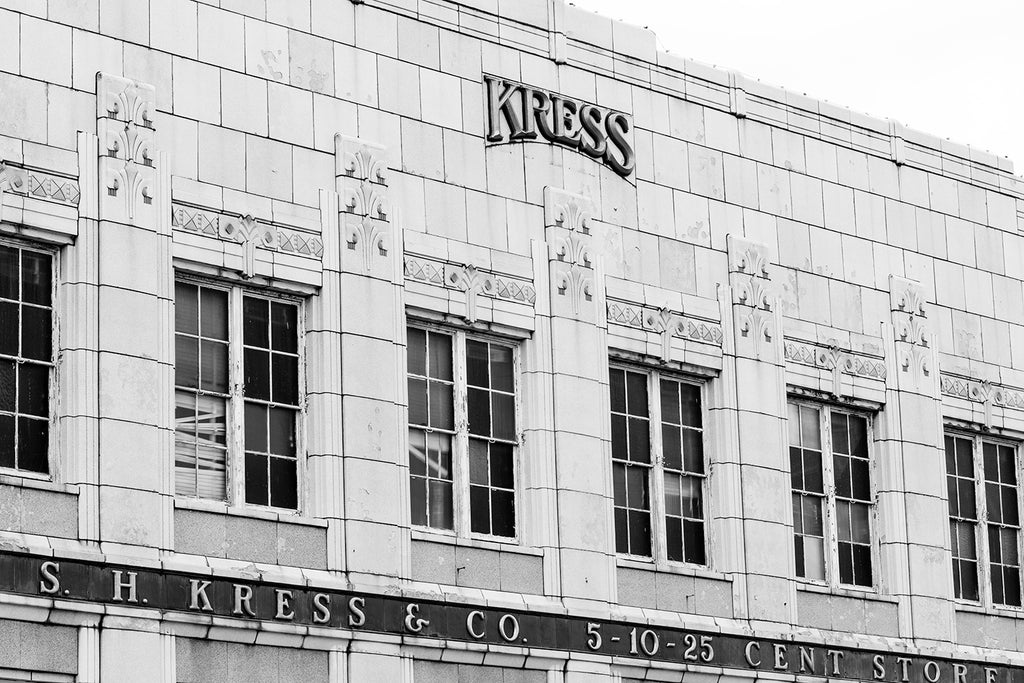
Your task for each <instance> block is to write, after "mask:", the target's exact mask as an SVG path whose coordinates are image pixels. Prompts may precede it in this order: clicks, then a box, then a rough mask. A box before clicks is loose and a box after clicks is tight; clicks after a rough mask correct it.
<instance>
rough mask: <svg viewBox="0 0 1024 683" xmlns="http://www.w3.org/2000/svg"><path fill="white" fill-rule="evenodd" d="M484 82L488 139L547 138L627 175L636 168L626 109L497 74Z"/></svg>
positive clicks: (495, 140) (630, 124)
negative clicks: (580, 98)
mask: <svg viewBox="0 0 1024 683" xmlns="http://www.w3.org/2000/svg"><path fill="white" fill-rule="evenodd" d="M484 83H485V84H486V86H487V141H488V142H490V143H500V142H523V141H528V140H537V139H538V138H543V139H545V140H547V141H548V142H553V143H555V144H559V145H564V146H566V147H569V148H571V149H575V150H579V151H580V152H582V153H583V154H586V155H587V156H589V157H592V158H593V159H596V160H598V161H601V162H602V163H604V164H606V165H607V166H608V167H609V168H611V169H612V170H613V171H615V172H616V173H618V174H619V175H620V176H622V177H623V178H628V177H629V176H630V175H631V174H632V173H633V169H634V168H635V167H636V155H635V153H634V152H633V147H632V145H630V143H629V139H628V136H629V131H630V129H631V128H632V121H631V119H630V117H629V116H627V115H626V114H623V113H622V112H618V111H613V110H611V109H605V108H603V107H599V106H597V105H594V104H588V103H586V102H580V101H579V100H575V99H572V98H570V97H565V96H564V95H558V94H556V93H550V92H547V91H544V90H540V89H538V88H532V87H530V86H528V85H523V84H521V83H515V82H513V81H507V80H504V79H501V78H496V77H494V76H484Z"/></svg>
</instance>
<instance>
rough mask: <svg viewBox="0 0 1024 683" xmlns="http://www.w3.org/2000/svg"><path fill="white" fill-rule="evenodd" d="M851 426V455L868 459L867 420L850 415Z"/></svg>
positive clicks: (848, 417) (848, 419)
mask: <svg viewBox="0 0 1024 683" xmlns="http://www.w3.org/2000/svg"><path fill="white" fill-rule="evenodd" d="M847 421H848V424H849V426H850V453H852V454H853V455H855V456H857V457H859V458H867V457H868V421H867V418H864V417H858V416H856V415H848V416H847Z"/></svg>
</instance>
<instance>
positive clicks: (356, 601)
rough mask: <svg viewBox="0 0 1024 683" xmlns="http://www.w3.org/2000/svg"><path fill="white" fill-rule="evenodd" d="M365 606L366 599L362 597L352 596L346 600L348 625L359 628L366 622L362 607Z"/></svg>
mask: <svg viewBox="0 0 1024 683" xmlns="http://www.w3.org/2000/svg"><path fill="white" fill-rule="evenodd" d="M365 607H366V600H365V599H364V598H352V599H351V600H349V601H348V611H349V615H348V625H349V626H350V627H352V628H359V627H360V626H363V625H364V624H366V612H364V611H363V609H364V608H365Z"/></svg>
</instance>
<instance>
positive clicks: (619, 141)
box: [604, 112, 636, 178]
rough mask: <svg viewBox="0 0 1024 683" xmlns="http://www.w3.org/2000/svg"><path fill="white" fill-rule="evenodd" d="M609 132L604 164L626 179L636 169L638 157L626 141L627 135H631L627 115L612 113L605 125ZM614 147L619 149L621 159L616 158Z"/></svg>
mask: <svg viewBox="0 0 1024 683" xmlns="http://www.w3.org/2000/svg"><path fill="white" fill-rule="evenodd" d="M604 127H605V130H606V131H607V132H608V148H607V149H606V150H605V152H604V162H605V163H606V164H608V165H609V166H611V168H612V170H613V171H615V172H616V173H618V174H619V175H620V176H622V177H623V178H625V177H626V176H628V175H629V174H630V173H632V172H633V169H634V168H635V167H636V155H635V153H634V152H633V148H632V147H630V146H629V142H627V141H626V134H627V133H629V119H628V118H627V117H626V115H625V114H620V113H619V112H612V113H610V114H608V118H606V119H605V123H604ZM612 147H618V150H619V155H620V156H621V157H622V158H621V159H618V158H616V156H615V152H614V151H613V150H612Z"/></svg>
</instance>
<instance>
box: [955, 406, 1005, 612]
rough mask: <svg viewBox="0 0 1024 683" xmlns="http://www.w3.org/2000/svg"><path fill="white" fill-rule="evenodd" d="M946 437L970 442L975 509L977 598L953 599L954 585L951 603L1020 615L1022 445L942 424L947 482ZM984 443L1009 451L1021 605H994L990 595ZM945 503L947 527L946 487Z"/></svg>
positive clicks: (990, 568)
mask: <svg viewBox="0 0 1024 683" xmlns="http://www.w3.org/2000/svg"><path fill="white" fill-rule="evenodd" d="M947 436H951V437H953V438H959V439H970V441H971V464H972V471H973V474H974V500H975V507H976V509H977V520H976V521H975V522H974V524H973V526H974V542H975V548H976V550H977V563H978V599H977V600H971V599H969V598H962V597H957V595H956V586H955V585H954V586H953V600H954V602H955V603H956V604H958V605H968V606H971V607H975V608H977V607H981V608H983V609H985V610H987V611H995V610H1005V611H1009V612H1017V613H1020V612H1024V495H1022V493H1024V491H1022V486H1021V475H1022V473H1024V468H1022V464H1021V457H1022V456H1024V448H1022V445H1024V442H1021V441H1019V440H1014V439H1012V438H1008V437H1005V436H1001V435H997V434H988V433H983V432H981V431H975V430H971V429H969V428H964V427H959V426H955V425H950V424H945V425H943V430H942V441H943V479H944V480H948V478H949V473H948V470H947V469H946V464H945V441H946V437H947ZM986 442H988V443H992V444H994V445H996V446H1008V447H1010V448H1012V449H1013V457H1014V474H1015V476H1016V481H1017V485H1016V489H1017V519H1018V530H1017V561H1018V563H1019V565H1018V567H1019V569H1018V571H1019V577H1020V578H1019V583H1018V586H1019V590H1020V593H1021V605H1009V604H1003V603H997V602H995V600H994V597H993V595H992V573H991V572H992V564H991V553H990V552H989V541H988V534H987V532H988V524H989V516H988V499H987V498H986V495H987V494H986V492H985V461H984V457H985V456H984V452H983V448H984V444H985V443H986ZM945 500H946V524H947V528H948V525H949V522H950V521H951V519H952V515H950V513H949V493H948V488H947V492H946V498H945ZM952 544H953V540H952V538H950V546H949V561H950V567H951V568H952V561H953V545H952Z"/></svg>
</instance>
